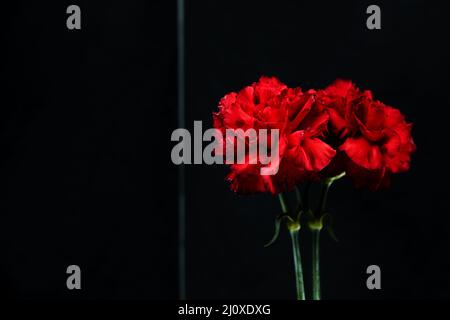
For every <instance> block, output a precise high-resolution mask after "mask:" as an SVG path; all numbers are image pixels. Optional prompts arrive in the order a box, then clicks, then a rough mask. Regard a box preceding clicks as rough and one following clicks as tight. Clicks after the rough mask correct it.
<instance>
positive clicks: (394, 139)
mask: <svg viewBox="0 0 450 320" xmlns="http://www.w3.org/2000/svg"><path fill="white" fill-rule="evenodd" d="M213 123H214V127H215V128H216V129H217V130H219V131H221V133H223V134H222V135H221V137H222V139H223V141H221V143H222V144H223V146H225V145H226V144H227V142H229V141H226V140H229V139H230V136H227V135H226V134H225V133H226V131H227V130H229V129H230V130H235V132H237V135H236V136H235V138H237V139H240V140H241V141H244V145H245V146H247V147H248V148H247V149H248V150H250V151H251V150H252V146H254V145H256V143H257V142H258V141H257V140H258V139H261V137H258V136H252V137H249V136H247V135H246V132H248V131H249V130H256V131H258V130H275V131H273V132H276V138H277V139H276V140H277V141H274V139H270V138H273V137H272V136H271V135H272V134H270V133H269V139H268V140H269V143H267V149H268V150H269V151H271V152H272V153H273V152H277V153H278V154H277V157H276V161H275V163H271V165H272V167H275V168H276V169H275V170H272V173H271V174H262V173H261V172H262V171H261V170H262V169H264V168H266V167H267V166H268V164H267V161H265V160H266V159H263V158H264V157H263V156H262V155H261V154H257V155H256V156H255V153H251V152H250V151H244V154H243V156H241V158H242V159H241V160H242V161H237V162H236V161H230V159H229V158H227V160H228V161H227V162H226V164H228V165H229V166H230V172H229V174H228V176H227V180H228V181H229V182H230V185H231V189H232V190H233V191H234V192H236V193H238V194H255V193H269V194H272V195H274V196H277V197H278V198H279V201H280V204H281V213H280V214H279V215H278V216H277V217H276V219H275V234H274V236H273V238H272V240H271V241H270V242H269V243H268V244H267V245H266V246H269V245H271V244H272V243H273V242H274V241H275V240H276V239H277V237H278V234H279V232H280V229H281V227H282V226H286V227H287V229H288V231H289V233H290V236H291V239H292V248H293V257H294V269H295V279H296V291H297V299H300V300H305V299H306V294H305V289H304V281H303V269H302V258H301V250H300V248H301V245H300V241H299V233H300V230H303V229H302V228H301V227H302V226H304V225H306V226H307V228H308V229H309V230H310V232H312V257H311V263H312V268H311V270H312V290H311V298H312V299H314V300H320V298H321V293H320V268H319V267H320V265H319V261H320V259H319V256H320V254H319V243H320V235H321V231H322V230H327V231H328V233H329V234H330V235H331V236H332V237H333V238H335V236H334V233H333V229H332V224H331V221H332V220H331V215H330V213H329V212H328V210H327V195H328V191H329V189H330V187H331V185H332V184H333V183H334V182H335V181H337V180H339V179H341V178H344V177H345V178H346V179H349V180H350V181H352V182H353V183H354V185H355V186H356V187H358V188H368V189H370V190H378V189H380V188H386V187H387V186H389V183H390V179H391V176H392V174H395V173H400V172H404V171H407V170H409V166H410V157H411V154H412V153H413V152H414V151H415V149H416V146H415V144H414V141H413V139H412V137H411V127H412V125H411V123H408V122H406V120H405V118H404V116H403V115H402V114H401V113H400V111H399V110H398V109H395V108H393V107H391V106H388V105H385V104H384V103H382V102H380V101H378V100H375V99H374V98H373V95H372V92H371V91H369V90H365V91H363V90H360V89H359V88H357V87H356V86H355V85H354V84H353V83H352V82H351V81H346V80H337V81H335V82H334V83H333V84H331V85H330V86H328V87H327V88H325V89H322V90H312V89H311V90H307V91H304V90H302V89H301V88H290V87H288V86H286V85H285V84H283V83H282V82H280V81H279V80H278V79H276V78H269V77H262V78H260V79H259V81H258V82H256V83H253V84H252V85H250V86H247V87H245V88H243V89H242V90H240V91H239V92H231V93H229V94H227V95H225V96H224V97H223V98H222V99H221V100H220V103H219V111H218V112H216V113H214V114H213ZM237 129H240V130H237ZM265 137H266V138H267V135H266V136H265ZM259 142H260V141H259ZM228 144H229V143H228ZM231 160H234V159H231ZM313 183H318V184H321V191H320V195H319V196H318V199H319V201H318V203H311V201H310V197H311V196H310V190H311V188H310V186H311V184H313ZM287 192H295V195H296V203H297V204H296V206H295V207H293V208H290V207H289V206H288V204H287V201H286V199H285V197H286V196H285V194H286V193H287Z"/></svg>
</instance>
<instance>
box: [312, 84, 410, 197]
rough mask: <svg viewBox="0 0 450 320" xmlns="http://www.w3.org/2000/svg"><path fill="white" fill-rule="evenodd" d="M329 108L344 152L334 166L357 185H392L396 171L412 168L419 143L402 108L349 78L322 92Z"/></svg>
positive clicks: (335, 131) (332, 127)
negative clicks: (357, 84)
mask: <svg viewBox="0 0 450 320" xmlns="http://www.w3.org/2000/svg"><path fill="white" fill-rule="evenodd" d="M318 96H319V97H318V101H319V104H321V105H322V106H325V107H326V108H328V111H329V114H330V127H331V131H332V132H333V133H334V134H335V135H336V136H337V138H338V139H337V141H335V142H334V143H333V145H334V144H337V145H338V150H339V151H340V152H339V153H340V154H338V156H337V157H336V159H335V161H333V164H332V165H331V166H330V167H333V168H336V167H340V170H345V171H346V173H347V175H348V176H349V177H350V179H352V180H353V181H354V182H355V184H356V185H357V186H366V187H368V188H370V189H373V190H376V189H378V188H380V187H383V186H387V185H389V182H390V176H391V174H392V173H398V172H404V171H407V170H409V163H410V158H411V153H412V152H413V151H415V149H416V146H415V144H414V141H413V139H412V137H411V126H412V125H411V124H410V123H407V122H406V121H405V118H404V116H403V115H402V114H401V113H400V111H399V110H397V109H395V108H392V107H390V106H387V105H385V104H383V103H382V102H380V101H377V100H374V99H373V97H372V93H371V92H370V91H364V92H361V91H360V90H359V89H358V88H356V87H355V86H354V84H353V83H351V82H349V81H343V80H338V81H336V82H335V83H334V84H332V85H330V86H329V87H328V88H326V89H325V90H323V91H320V92H319V93H318Z"/></svg>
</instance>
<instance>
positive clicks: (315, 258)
mask: <svg viewBox="0 0 450 320" xmlns="http://www.w3.org/2000/svg"><path fill="white" fill-rule="evenodd" d="M319 240H320V230H319V229H316V230H312V298H313V300H320V255H319Z"/></svg>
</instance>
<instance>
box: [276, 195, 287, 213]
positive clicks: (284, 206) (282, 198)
mask: <svg viewBox="0 0 450 320" xmlns="http://www.w3.org/2000/svg"><path fill="white" fill-rule="evenodd" d="M278 199H280V205H281V211H283V213H288V211H289V210H288V206H287V203H286V199H285V198H284V195H283V194H282V193H281V192H280V193H279V194H278Z"/></svg>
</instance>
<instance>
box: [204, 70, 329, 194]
mask: <svg viewBox="0 0 450 320" xmlns="http://www.w3.org/2000/svg"><path fill="white" fill-rule="evenodd" d="M213 119H214V127H215V128H217V129H219V130H221V131H222V133H224V132H225V130H226V129H242V130H244V131H245V130H247V129H255V130H258V129H268V130H270V129H278V130H279V163H278V164H277V167H278V168H277V169H278V171H277V173H276V174H274V175H261V173H260V169H261V167H264V165H263V164H262V163H261V161H260V160H261V159H259V158H258V161H257V163H256V164H250V163H248V161H246V163H244V164H231V165H230V167H231V172H230V173H229V175H228V180H229V181H230V182H231V189H232V190H233V191H235V192H237V193H243V194H248V193H258V192H270V193H272V194H277V193H279V192H283V191H286V190H291V189H292V188H293V187H294V185H296V184H298V183H300V182H303V181H305V180H307V179H314V178H316V177H317V176H318V173H319V171H321V170H322V169H323V168H325V167H326V166H327V165H328V164H329V163H330V161H331V160H332V158H333V157H334V155H335V153H336V152H335V150H334V149H333V148H331V147H330V146H329V145H328V144H326V143H325V142H324V141H323V140H322V139H323V138H324V133H325V131H326V130H327V124H328V119H329V115H328V112H327V110H326V109H325V108H324V107H322V106H320V105H319V104H317V103H316V92H315V91H313V90H310V91H308V92H302V90H301V89H300V88H295V89H292V88H288V87H287V86H286V85H285V84H283V83H281V82H280V81H279V80H278V79H276V78H268V77H262V78H260V79H259V81H258V82H256V83H253V84H252V85H251V86H247V87H245V88H244V89H242V90H241V91H239V92H238V93H236V92H232V93H229V94H227V95H225V96H224V97H223V98H222V99H221V101H220V104H219V112H217V113H214V114H213ZM268 137H270V134H268ZM258 139H259V137H258ZM269 141H270V138H269ZM222 143H224V144H225V141H222ZM247 149H248V148H247ZM269 149H270V145H269ZM247 151H248V150H247ZM247 151H246V152H247ZM246 157H247V158H246V160H248V155H246ZM258 157H259V156H258Z"/></svg>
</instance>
